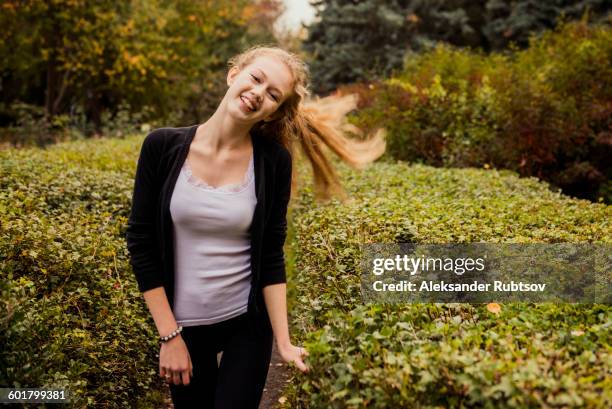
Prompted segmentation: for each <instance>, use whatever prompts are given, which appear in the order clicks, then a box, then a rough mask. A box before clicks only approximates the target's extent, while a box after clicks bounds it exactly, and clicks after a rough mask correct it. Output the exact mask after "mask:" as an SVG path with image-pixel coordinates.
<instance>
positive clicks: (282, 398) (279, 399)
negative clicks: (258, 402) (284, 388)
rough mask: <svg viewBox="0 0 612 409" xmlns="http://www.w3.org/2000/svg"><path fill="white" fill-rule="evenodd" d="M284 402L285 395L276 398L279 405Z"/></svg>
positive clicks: (285, 400)
mask: <svg viewBox="0 0 612 409" xmlns="http://www.w3.org/2000/svg"><path fill="white" fill-rule="evenodd" d="M285 402H287V397H286V396H281V397H280V398H278V403H280V404H281V405H282V404H284V403H285Z"/></svg>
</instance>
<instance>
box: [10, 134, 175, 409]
mask: <svg viewBox="0 0 612 409" xmlns="http://www.w3.org/2000/svg"><path fill="white" fill-rule="evenodd" d="M141 141H142V136H139V137H132V138H129V139H127V140H91V141H87V142H75V143H69V144H60V145H56V146H53V147H50V148H49V149H46V150H40V149H24V150H7V151H3V152H0V163H1V167H0V224H1V226H2V229H1V230H0V276H1V278H2V288H1V291H2V297H1V301H0V306H1V309H0V344H2V346H3V347H2V350H1V352H0V384H2V385H11V386H21V387H43V386H64V387H66V388H68V389H69V390H70V391H71V392H72V393H74V400H73V403H72V405H71V406H72V407H90V406H94V405H95V406H103V407H116V408H125V407H136V406H137V405H141V406H143V407H160V406H161V405H162V399H163V396H161V394H160V393H159V392H158V391H159V390H161V382H160V380H159V377H158V376H157V375H156V373H157V357H156V354H157V353H158V351H159V350H158V344H157V342H156V330H155V326H154V324H153V321H152V319H151V318H150V314H149V313H148V310H147V309H146V305H145V304H144V300H143V299H142V296H141V294H140V292H139V291H138V289H137V286H136V283H135V280H134V278H133V275H132V273H131V269H130V267H129V263H128V253H127V248H126V245H125V240H124V234H125V227H126V223H127V217H128V215H129V206H130V200H131V193H132V187H133V175H134V172H135V168H136V160H137V157H138V150H139V148H140V144H141Z"/></svg>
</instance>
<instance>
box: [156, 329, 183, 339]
mask: <svg viewBox="0 0 612 409" xmlns="http://www.w3.org/2000/svg"><path fill="white" fill-rule="evenodd" d="M182 330H183V327H182V326H180V325H179V327H178V328H177V329H175V330H174V331H172V332H171V333H170V334H169V335H166V336H165V337H159V340H160V341H161V342H168V341H170V340H171V339H172V338H174V337H176V336H177V335H178V334H180V333H181V331H182Z"/></svg>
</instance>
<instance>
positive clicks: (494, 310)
mask: <svg viewBox="0 0 612 409" xmlns="http://www.w3.org/2000/svg"><path fill="white" fill-rule="evenodd" d="M487 310H489V312H492V313H493V314H499V312H500V311H501V306H500V305H499V304H498V303H496V302H492V303H489V304H487Z"/></svg>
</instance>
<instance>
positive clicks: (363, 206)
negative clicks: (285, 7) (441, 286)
mask: <svg viewBox="0 0 612 409" xmlns="http://www.w3.org/2000/svg"><path fill="white" fill-rule="evenodd" d="M337 165H338V166H339V168H340V169H341V172H340V174H341V175H342V177H343V179H344V181H345V183H346V188H347V191H348V192H350V194H351V197H352V201H350V202H348V203H345V204H340V203H338V202H337V201H332V202H330V203H328V204H326V205H324V206H317V205H315V202H314V199H313V194H312V185H305V186H304V187H303V188H302V190H301V191H300V192H298V193H297V194H296V195H297V197H296V203H295V204H294V206H293V219H292V227H293V229H294V236H293V237H294V239H293V242H292V245H291V247H292V249H293V252H294V257H295V266H294V268H293V269H292V277H291V278H290V280H291V281H293V286H294V287H295V289H296V290H295V291H296V295H297V297H298V298H297V300H296V302H295V304H294V309H293V311H292V313H293V317H292V328H294V331H295V330H296V329H297V330H299V332H300V334H301V339H300V342H303V343H304V344H305V345H306V347H307V348H308V350H309V352H310V355H309V357H308V358H307V364H308V365H309V366H310V367H311V372H310V373H309V374H307V375H301V374H300V375H294V377H293V379H292V382H290V383H289V387H288V390H287V391H286V392H287V396H288V398H289V399H288V401H287V406H288V407H292V408H347V407H348V408H361V407H367V408H397V407H402V408H403V407H486V408H499V407H507V408H513V407H515V408H517V407H518V408H525V407H591V408H596V407H608V406H609V405H610V402H612V394H611V392H610V391H612V389H611V388H610V387H611V386H612V385H611V384H610V377H609V371H610V362H611V358H612V357H611V356H610V349H609V345H610V341H611V337H610V334H611V332H610V326H611V325H612V320H611V318H610V317H611V316H610V312H611V309H610V306H607V305H588V304H559V305H555V304H551V303H544V304H531V303H524V304H521V303H509V304H504V305H502V312H501V313H500V314H499V315H494V314H491V313H490V312H488V311H487V310H486V308H484V306H482V305H477V304H403V305H389V304H380V305H372V304H368V305H364V304H363V302H362V298H361V287H360V271H361V270H360V260H361V252H360V246H361V245H362V244H364V243H370V242H374V243H395V242H397V243H399V242H415V243H452V242H456V243H469V242H491V243H495V242H500V243H501V242H517V243H535V242H548V243H555V242H605V243H610V241H611V237H612V234H611V233H612V231H611V228H610V225H609V223H607V220H609V219H610V216H611V215H612V207H610V206H607V205H604V204H592V203H589V202H587V201H585V200H576V199H571V198H568V197H565V196H563V195H561V194H560V193H558V192H553V191H551V190H550V188H549V187H548V186H547V185H546V184H545V183H542V182H539V181H538V180H537V179H536V178H519V177H518V175H517V174H516V173H514V172H511V171H507V170H503V171H498V170H482V169H480V170H479V169H473V168H468V169H444V168H442V169H439V168H432V167H429V166H424V165H419V164H415V165H412V166H409V165H407V164H405V163H395V164H393V163H377V164H375V165H374V166H372V167H371V168H369V169H368V170H367V171H365V172H361V173H358V172H355V171H352V170H349V169H348V168H347V167H346V166H344V165H341V164H337ZM305 171H307V169H306V168H300V169H299V170H298V172H300V173H301V172H305ZM381 181H383V183H381ZM587 380H588V381H587Z"/></svg>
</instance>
